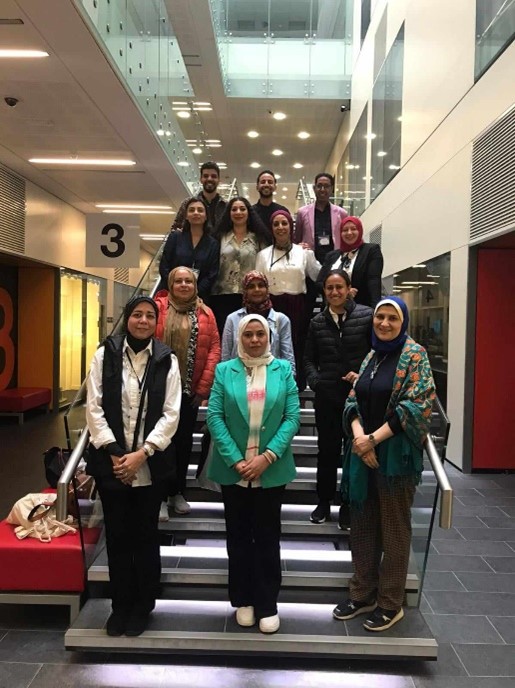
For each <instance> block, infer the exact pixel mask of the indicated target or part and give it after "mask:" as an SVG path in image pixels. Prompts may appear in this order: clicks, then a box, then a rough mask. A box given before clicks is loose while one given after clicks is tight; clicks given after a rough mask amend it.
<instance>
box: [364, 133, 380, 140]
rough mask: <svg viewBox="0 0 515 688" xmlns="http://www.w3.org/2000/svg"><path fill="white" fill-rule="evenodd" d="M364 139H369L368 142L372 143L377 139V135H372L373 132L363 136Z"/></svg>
mask: <svg viewBox="0 0 515 688" xmlns="http://www.w3.org/2000/svg"><path fill="white" fill-rule="evenodd" d="M365 138H366V139H369V141H372V140H373V139H376V138H377V134H374V132H371V133H370V134H367V135H366V136H365Z"/></svg>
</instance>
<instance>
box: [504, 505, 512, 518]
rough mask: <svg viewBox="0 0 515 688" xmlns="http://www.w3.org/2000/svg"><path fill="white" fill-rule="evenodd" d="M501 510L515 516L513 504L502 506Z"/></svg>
mask: <svg viewBox="0 0 515 688" xmlns="http://www.w3.org/2000/svg"><path fill="white" fill-rule="evenodd" d="M502 511H504V512H505V513H507V514H508V516H512V517H513V518H515V505H513V506H503V507H502Z"/></svg>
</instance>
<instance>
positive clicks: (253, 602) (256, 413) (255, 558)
mask: <svg viewBox="0 0 515 688" xmlns="http://www.w3.org/2000/svg"><path fill="white" fill-rule="evenodd" d="M299 418H300V406H299V396H298V391H297V386H296V384H295V381H294V379H293V375H292V370H291V366H290V363H289V362H288V361H285V360H280V359H276V358H274V357H273V356H272V355H271V353H270V330H269V327H268V323H267V321H266V320H265V318H263V317H262V316H260V315H257V314H251V315H247V316H245V317H244V318H242V319H241V321H240V324H239V328H238V357H237V358H235V359H231V360H230V361H225V362H224V363H219V364H218V366H217V369H216V375H215V381H214V384H213V388H212V390H211V394H210V397H209V407H208V414H207V424H208V427H209V431H210V433H211V437H212V440H213V455H212V459H211V464H210V467H209V470H208V476H209V477H210V478H211V479H212V480H214V481H216V482H218V483H220V485H221V486H222V497H223V501H224V507H225V522H226V530H227V553H228V555H229V599H230V601H231V604H232V606H233V607H236V608H237V611H236V621H237V622H238V624H239V625H240V626H253V625H254V624H255V622H256V619H258V620H259V630H260V631H261V632H263V633H274V632H275V631H277V630H278V628H279V623H280V622H279V616H278V614H277V597H278V595H279V588H280V585H281V555H280V537H281V503H282V497H283V493H284V488H285V486H286V483H288V482H290V480H293V478H294V477H295V475H296V471H295V463H294V461H293V454H292V451H291V441H292V439H293V437H294V435H295V433H296V432H297V431H298V429H299V425H300V421H299Z"/></svg>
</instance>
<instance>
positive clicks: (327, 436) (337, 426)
mask: <svg viewBox="0 0 515 688" xmlns="http://www.w3.org/2000/svg"><path fill="white" fill-rule="evenodd" d="M344 404H345V399H344V400H343V403H342V404H337V403H335V402H334V401H330V400H328V399H324V398H323V397H322V398H321V397H320V396H315V423H316V426H317V433H318V440H317V442H318V457H317V494H318V499H319V500H320V501H332V500H334V498H335V494H336V489H337V485H336V471H337V469H338V467H339V466H341V463H342V451H343V449H342V442H343V425H342V416H343V407H344Z"/></svg>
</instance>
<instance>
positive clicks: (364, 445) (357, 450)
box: [352, 435, 379, 468]
mask: <svg viewBox="0 0 515 688" xmlns="http://www.w3.org/2000/svg"><path fill="white" fill-rule="evenodd" d="M352 451H353V452H354V454H357V455H358V456H359V458H360V459H361V460H362V461H363V463H365V464H366V465H367V466H368V467H369V468H379V463H378V461H377V456H376V453H375V450H374V446H373V444H372V442H371V441H370V439H369V438H368V437H367V435H358V437H355V438H354V439H353V440H352Z"/></svg>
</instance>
